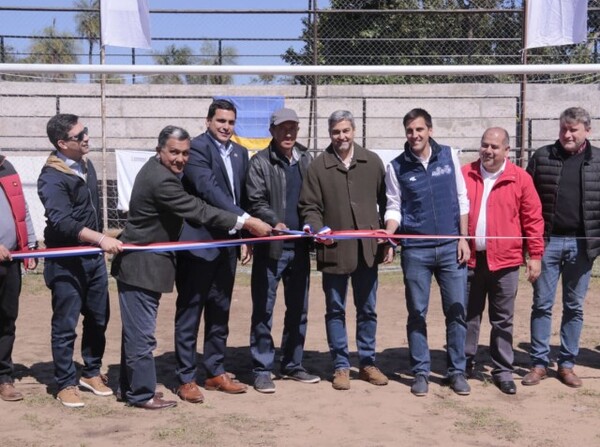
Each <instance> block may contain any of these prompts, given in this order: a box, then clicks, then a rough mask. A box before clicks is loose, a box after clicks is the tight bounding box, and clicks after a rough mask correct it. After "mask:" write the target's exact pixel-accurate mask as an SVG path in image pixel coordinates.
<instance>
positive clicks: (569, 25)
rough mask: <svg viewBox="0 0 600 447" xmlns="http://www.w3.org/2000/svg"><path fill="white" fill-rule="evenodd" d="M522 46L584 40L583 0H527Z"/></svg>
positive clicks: (561, 43) (528, 46) (553, 44)
mask: <svg viewBox="0 0 600 447" xmlns="http://www.w3.org/2000/svg"><path fill="white" fill-rule="evenodd" d="M527 8H528V9H527V18H526V20H527V36H526V43H525V48H537V47H550V46H556V45H570V44H574V43H581V42H585V41H586V40H587V10H588V9H587V8H588V2H587V0H528V5H527Z"/></svg>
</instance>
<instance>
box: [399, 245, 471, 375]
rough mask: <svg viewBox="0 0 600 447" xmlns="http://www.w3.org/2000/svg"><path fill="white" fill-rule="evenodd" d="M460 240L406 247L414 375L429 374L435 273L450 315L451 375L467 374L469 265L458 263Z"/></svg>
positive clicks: (404, 260) (403, 260)
mask: <svg viewBox="0 0 600 447" xmlns="http://www.w3.org/2000/svg"><path fill="white" fill-rule="evenodd" d="M457 244H458V242H457V241H454V242H451V243H448V244H444V245H441V246H439V247H408V248H402V252H401V264H402V271H403V273H404V287H405V293H406V308H407V310H408V322H407V325H406V329H407V333H408V350H409V354H410V365H411V369H412V372H413V374H415V375H416V374H424V375H429V373H430V371H431V356H430V354H429V346H428V344H427V322H426V318H427V310H428V308H429V294H430V290H431V277H432V275H433V276H435V279H436V280H437V282H438V284H439V286H440V292H441V295H442V309H443V311H444V316H445V317H446V345H447V354H446V359H447V363H448V372H447V375H448V376H451V375H453V374H458V373H464V371H465V367H466V357H465V338H466V334H467V325H466V322H465V309H466V290H467V267H466V265H465V264H459V263H458V262H457V260H456V259H457Z"/></svg>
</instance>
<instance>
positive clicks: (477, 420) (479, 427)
mask: <svg viewBox="0 0 600 447" xmlns="http://www.w3.org/2000/svg"><path fill="white" fill-rule="evenodd" d="M461 414H462V415H463V416H464V418H463V419H462V420H460V421H457V422H455V423H454V425H455V427H456V428H458V429H459V430H460V431H461V432H464V433H468V432H472V431H478V432H485V433H487V434H489V435H491V436H492V437H494V438H498V439H504V440H506V441H509V442H515V441H516V440H517V439H519V437H520V436H521V426H520V424H519V423H517V422H515V421H512V420H510V419H507V418H505V417H502V416H500V415H499V414H498V412H497V411H496V410H495V409H493V408H482V407H475V408H463V409H462V411H461Z"/></svg>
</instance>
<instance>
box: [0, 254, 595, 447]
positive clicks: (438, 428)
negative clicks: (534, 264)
mask: <svg viewBox="0 0 600 447" xmlns="http://www.w3.org/2000/svg"><path fill="white" fill-rule="evenodd" d="M396 262H397V261H396ZM400 275H401V273H400V271H398V270H396V271H391V272H389V271H388V272H385V273H382V274H381V275H380V278H381V283H380V289H379V298H378V313H379V327H378V339H377V342H378V343H377V347H378V364H379V366H380V367H381V369H382V370H383V371H384V372H385V373H386V374H387V375H388V376H389V377H390V378H391V381H390V384H389V385H388V386H385V387H375V386H373V385H370V384H368V383H366V382H362V381H359V380H353V381H352V389H351V390H350V391H335V390H333V389H332V387H331V382H330V377H331V361H330V357H329V353H328V350H327V344H326V339H325V328H324V318H323V314H324V304H323V294H322V291H321V278H320V276H319V275H318V274H315V275H314V276H313V277H312V286H313V287H312V291H311V308H310V316H309V317H310V319H309V329H308V337H307V341H306V355H305V366H306V367H307V368H308V369H309V370H310V371H312V372H315V373H317V374H319V375H320V376H321V377H322V379H323V380H322V381H321V382H320V383H319V384H316V385H306V384H300V383H296V382H291V381H282V380H277V381H276V382H275V383H276V386H277V392H276V393H275V394H272V395H264V394H260V393H258V392H256V391H254V390H253V389H252V388H250V390H249V391H248V393H246V394H243V395H227V394H224V393H220V392H216V391H206V392H205V393H204V394H205V402H204V403H203V404H196V405H194V404H189V403H184V402H180V404H179V405H178V406H177V407H176V408H172V409H168V410H164V411H159V412H150V411H145V410H141V409H134V408H128V407H125V406H124V405H123V404H122V403H119V402H117V401H116V400H115V398H114V397H96V396H93V395H92V394H90V393H84V395H83V397H84V400H85V403H86V406H85V408H83V409H67V408H65V407H63V406H62V405H61V404H60V403H58V402H57V401H56V400H55V399H54V395H53V392H54V391H55V390H54V387H53V384H52V363H51V354H50V324H49V323H50V297H49V293H48V291H47V290H46V289H45V287H44V285H43V281H42V277H41V275H39V274H30V275H27V276H26V278H25V282H24V288H23V293H22V296H21V310H20V318H19V321H18V328H17V331H18V332H17V342H16V345H15V351H14V355H13V358H14V361H15V363H16V369H17V386H18V388H19V389H20V390H21V391H22V392H23V393H24V394H25V400H24V401H22V402H17V403H9V402H3V401H0V414H1V415H2V418H1V420H2V424H1V425H0V437H1V439H2V441H1V445H2V446H4V447H8V446H74V445H76V446H77V445H78V446H112V445H130V446H138V445H147V446H171V445H175V446H186V445H200V446H305V445H316V446H338V445H339V446H342V445H357V446H388V445H390V446H391V445H404V446H413V445H414V446H424V445H433V446H437V445H443V446H458V445H473V446H475V445H476V446H512V445H519V446H527V445H544V446H546V447H553V446H566V445H575V446H591V445H600V426H599V424H598V420H599V417H600V380H599V379H600V352H599V349H598V348H599V347H598V341H599V333H600V304H599V303H598V292H599V291H600V282H599V280H598V279H594V280H593V282H592V287H591V289H590V292H589V294H588V299H587V304H586V311H585V312H586V313H585V328H584V332H583V336H582V340H581V353H580V357H579V364H578V366H577V372H578V373H579V374H580V376H581V377H582V378H583V380H584V386H583V387H582V388H580V389H577V390H574V389H570V388H567V387H566V386H564V385H562V384H561V383H560V382H559V381H558V380H557V379H556V377H555V375H553V376H551V377H550V378H548V379H547V380H545V381H543V382H542V383H541V384H540V385H538V386H535V387H523V386H521V385H520V378H521V377H522V376H523V375H524V373H525V371H526V368H527V366H528V355H527V349H528V342H529V329H528V328H529V307H530V302H531V287H530V285H529V284H528V283H526V282H523V283H521V287H520V289H521V290H520V292H519V296H518V302H517V315H516V327H515V349H516V372H515V379H516V380H517V385H518V392H517V394H516V395H515V396H505V395H503V394H501V393H500V392H499V391H498V390H497V389H496V387H495V386H494V385H492V384H491V383H490V381H489V378H490V376H489V369H490V363H489V360H488V358H487V346H488V333H489V325H487V324H486V325H485V326H484V327H483V328H482V334H484V336H483V338H482V340H481V352H480V354H481V360H482V361H483V364H482V366H481V370H480V374H479V378H478V379H472V380H470V383H471V386H472V393H471V395H470V396H467V397H461V396H457V395H455V394H454V393H453V392H452V391H450V390H449V389H448V388H446V387H442V386H441V385H440V377H441V375H442V374H443V372H444V370H445V352H444V339H445V336H444V324H443V318H442V315H441V310H440V307H441V306H440V300H439V294H438V293H437V287H436V286H434V287H433V292H432V301H431V302H432V305H431V310H430V315H429V318H428V322H429V341H430V348H431V349H432V356H433V374H432V383H431V385H430V392H429V395H428V396H426V397H423V398H417V397H414V396H412V395H411V394H410V391H409V386H410V383H411V377H410V376H409V374H408V371H409V366H408V357H407V341H406V331H405V321H406V310H405V305H404V298H403V297H404V290H403V285H402V281H401V277H400ZM116 298H117V295H116V291H115V285H114V282H113V281H111V304H112V319H111V322H110V325H109V333H108V343H107V350H106V355H105V362H104V369H105V370H106V372H107V373H108V375H109V378H110V385H111V386H112V387H113V388H114V387H115V386H116V384H117V377H118V359H119V343H120V318H119V307H118V302H117V299H116ZM174 298H175V296H174V295H172V294H170V295H164V296H163V298H162V301H161V308H160V311H159V322H158V334H157V338H158V349H157V351H156V352H155V356H156V361H157V370H158V380H159V382H160V384H159V385H158V389H159V390H162V391H164V392H165V394H166V397H167V398H176V397H175V396H174V395H173V394H172V393H171V389H172V388H173V386H174V385H175V383H174V372H173V370H174V354H173V313H174V303H175V299H174ZM282 301H283V300H282V299H279V300H278V303H277V310H276V316H275V328H274V334H276V337H275V339H276V342H277V341H278V339H279V338H280V334H281V323H282V315H283V306H282ZM250 311H251V301H250V290H249V278H248V275H247V274H245V273H240V274H239V275H238V283H237V285H236V288H235V293H234V302H233V306H232V316H231V325H230V331H231V333H230V337H229V340H230V342H229V349H228V352H227V365H228V366H227V368H228V370H229V371H232V372H234V373H235V374H237V376H238V378H240V379H241V380H242V381H244V382H246V383H251V373H250V370H251V361H250V355H249V348H248V331H249V326H250ZM555 313H559V312H558V308H557V310H556V311H555ZM347 321H348V329H349V333H350V343H351V345H350V346H351V350H352V351H353V352H354V353H355V351H356V348H355V343H354V340H355V339H354V335H353V333H354V312H353V306H352V305H350V306H349V309H348V318H347ZM553 328H554V332H553V336H552V345H553V353H555V352H556V345H557V343H558V333H557V330H558V318H557V317H555V322H554V327H553ZM200 346H201V345H200ZM77 349H79V344H77ZM76 359H77V361H78V362H79V363H81V357H80V356H79V355H76ZM353 364H354V365H356V364H357V361H356V357H353ZM354 373H355V374H356V370H355V372H354ZM199 380H200V383H202V380H203V377H200V378H199Z"/></svg>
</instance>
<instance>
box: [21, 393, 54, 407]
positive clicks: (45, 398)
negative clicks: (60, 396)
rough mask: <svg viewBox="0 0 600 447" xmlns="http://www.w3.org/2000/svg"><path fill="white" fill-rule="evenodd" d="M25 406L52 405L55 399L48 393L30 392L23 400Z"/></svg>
mask: <svg viewBox="0 0 600 447" xmlns="http://www.w3.org/2000/svg"><path fill="white" fill-rule="evenodd" d="M23 403H24V404H25V405H26V406H27V407H32V408H37V407H45V406H47V405H54V403H55V399H54V397H53V396H52V395H50V394H46V393H44V394H31V395H28V396H27V398H26V399H25V400H24V401H23Z"/></svg>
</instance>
